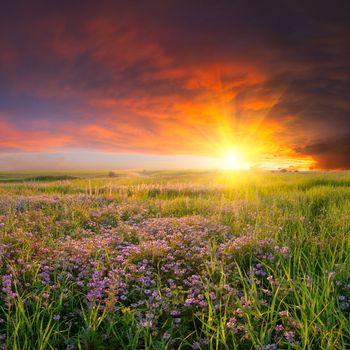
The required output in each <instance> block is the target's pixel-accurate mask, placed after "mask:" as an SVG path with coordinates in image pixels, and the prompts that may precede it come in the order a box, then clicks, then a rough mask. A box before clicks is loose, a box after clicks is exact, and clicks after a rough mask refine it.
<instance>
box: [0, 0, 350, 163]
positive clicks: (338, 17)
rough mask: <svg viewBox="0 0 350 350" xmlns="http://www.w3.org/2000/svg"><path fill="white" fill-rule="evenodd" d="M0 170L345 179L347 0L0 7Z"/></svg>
mask: <svg viewBox="0 0 350 350" xmlns="http://www.w3.org/2000/svg"><path fill="white" fill-rule="evenodd" d="M0 131H1V136H0V170H33V169H40V170H43V169H73V168H75V169H80V168H84V169H89V168H90V169H118V168H164V169H165V168H213V167H214V168H215V167H226V166H227V165H228V167H230V164H231V165H232V164H233V165H234V166H233V168H235V167H236V168H242V169H243V168H250V167H259V168H267V169H277V168H290V169H308V168H316V169H347V168H350V1H345V0H344V1H283V0H279V1H260V0H255V1H249V0H245V1H234V0H230V1H204V0H203V1H194V0H186V1H182V0H176V1H175V0H174V1H169V0H162V1H160V0H159V1H150V0H145V1H133V0H130V1H89V0H84V1H71V0H70V1H67V0H61V1H35V0H33V1H15V0H14V1H3V2H2V3H1V13H0Z"/></svg>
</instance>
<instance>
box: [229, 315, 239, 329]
mask: <svg viewBox="0 0 350 350" xmlns="http://www.w3.org/2000/svg"><path fill="white" fill-rule="evenodd" d="M236 322H237V319H236V317H231V318H229V320H228V321H227V323H226V326H227V327H228V328H233V327H234V325H235V324H236Z"/></svg>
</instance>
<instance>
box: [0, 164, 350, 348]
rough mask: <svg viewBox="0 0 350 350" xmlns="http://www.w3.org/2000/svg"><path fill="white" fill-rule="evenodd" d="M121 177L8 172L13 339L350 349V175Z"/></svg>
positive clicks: (4, 228)
mask: <svg viewBox="0 0 350 350" xmlns="http://www.w3.org/2000/svg"><path fill="white" fill-rule="evenodd" d="M117 175H118V176H116V177H108V171H106V172H100V173H96V172H95V173H87V172H86V173H84V172H70V173H69V172H60V173H44V172H42V173H19V174H10V173H0V237H1V238H0V248H1V249H0V253H1V254H0V256H1V257H0V274H1V276H2V277H1V278H2V280H1V281H2V291H1V292H0V294H1V298H0V319H1V321H0V338H2V339H1V340H0V346H2V347H3V348H4V347H5V345H6V346H7V348H8V349H21V350H22V349H84V350H87V349H191V348H200V349H257V348H261V349H273V348H276V349H348V348H350V318H349V311H350V310H349V305H348V303H350V302H349V299H350V240H349V232H350V172H346V171H344V172H313V173H311V172H310V173H267V172H266V173H265V172H246V173H234V172H233V173H230V172H226V173H220V172H214V171H211V172H200V171H189V172H185V171H181V172H172V171H152V172H150V171H149V172H145V171H144V172H133V173H130V174H129V173H127V172H123V173H120V174H117ZM128 249H130V251H129V250H128ZM169 254H170V255H171V257H169ZM169 264H170V265H169ZM167 266H170V267H167ZM9 276H11V277H9ZM196 276H197V277H196ZM197 278H198V279H197ZM148 279H150V280H151V281H152V282H149V283H150V284H149V283H148V282H147V281H148ZM169 280H171V281H173V282H169ZM8 281H9V282H8ZM191 281H192V282H191ZM99 288H100V289H99ZM11 293H12V294H11ZM98 293H100V294H101V295H100V296H98V295H99V294H98ZM123 293H124V294H125V298H126V299H125V300H124V299H121V296H122V295H124V294H123ZM13 294H15V296H13ZM11 295H12V296H13V297H12V298H11ZM192 295H193V298H194V302H193V303H192V302H191V300H189V299H190V298H192ZM173 310H177V311H178V313H179V314H178V316H174V315H172V314H171V312H172V311H173ZM276 327H277V328H276ZM280 328H281V330H279V329H280ZM1 344H2V345H1Z"/></svg>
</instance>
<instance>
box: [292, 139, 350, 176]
mask: <svg viewBox="0 0 350 350" xmlns="http://www.w3.org/2000/svg"><path fill="white" fill-rule="evenodd" d="M297 151H298V152H299V153H302V154H310V155H312V156H313V157H314V158H315V159H317V164H316V167H317V168H321V169H349V168H350V134H347V135H344V136H342V137H338V138H335V139H328V140H325V141H322V142H319V143H314V144H310V145H307V146H305V147H303V148H301V149H297Z"/></svg>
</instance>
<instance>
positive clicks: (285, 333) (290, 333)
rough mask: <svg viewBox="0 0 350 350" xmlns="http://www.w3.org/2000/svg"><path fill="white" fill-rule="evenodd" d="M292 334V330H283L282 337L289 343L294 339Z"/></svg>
mask: <svg viewBox="0 0 350 350" xmlns="http://www.w3.org/2000/svg"><path fill="white" fill-rule="evenodd" d="M294 336H295V333H294V332H293V331H289V332H284V337H285V338H286V340H287V341H288V342H289V343H292V342H293V341H294Z"/></svg>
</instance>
